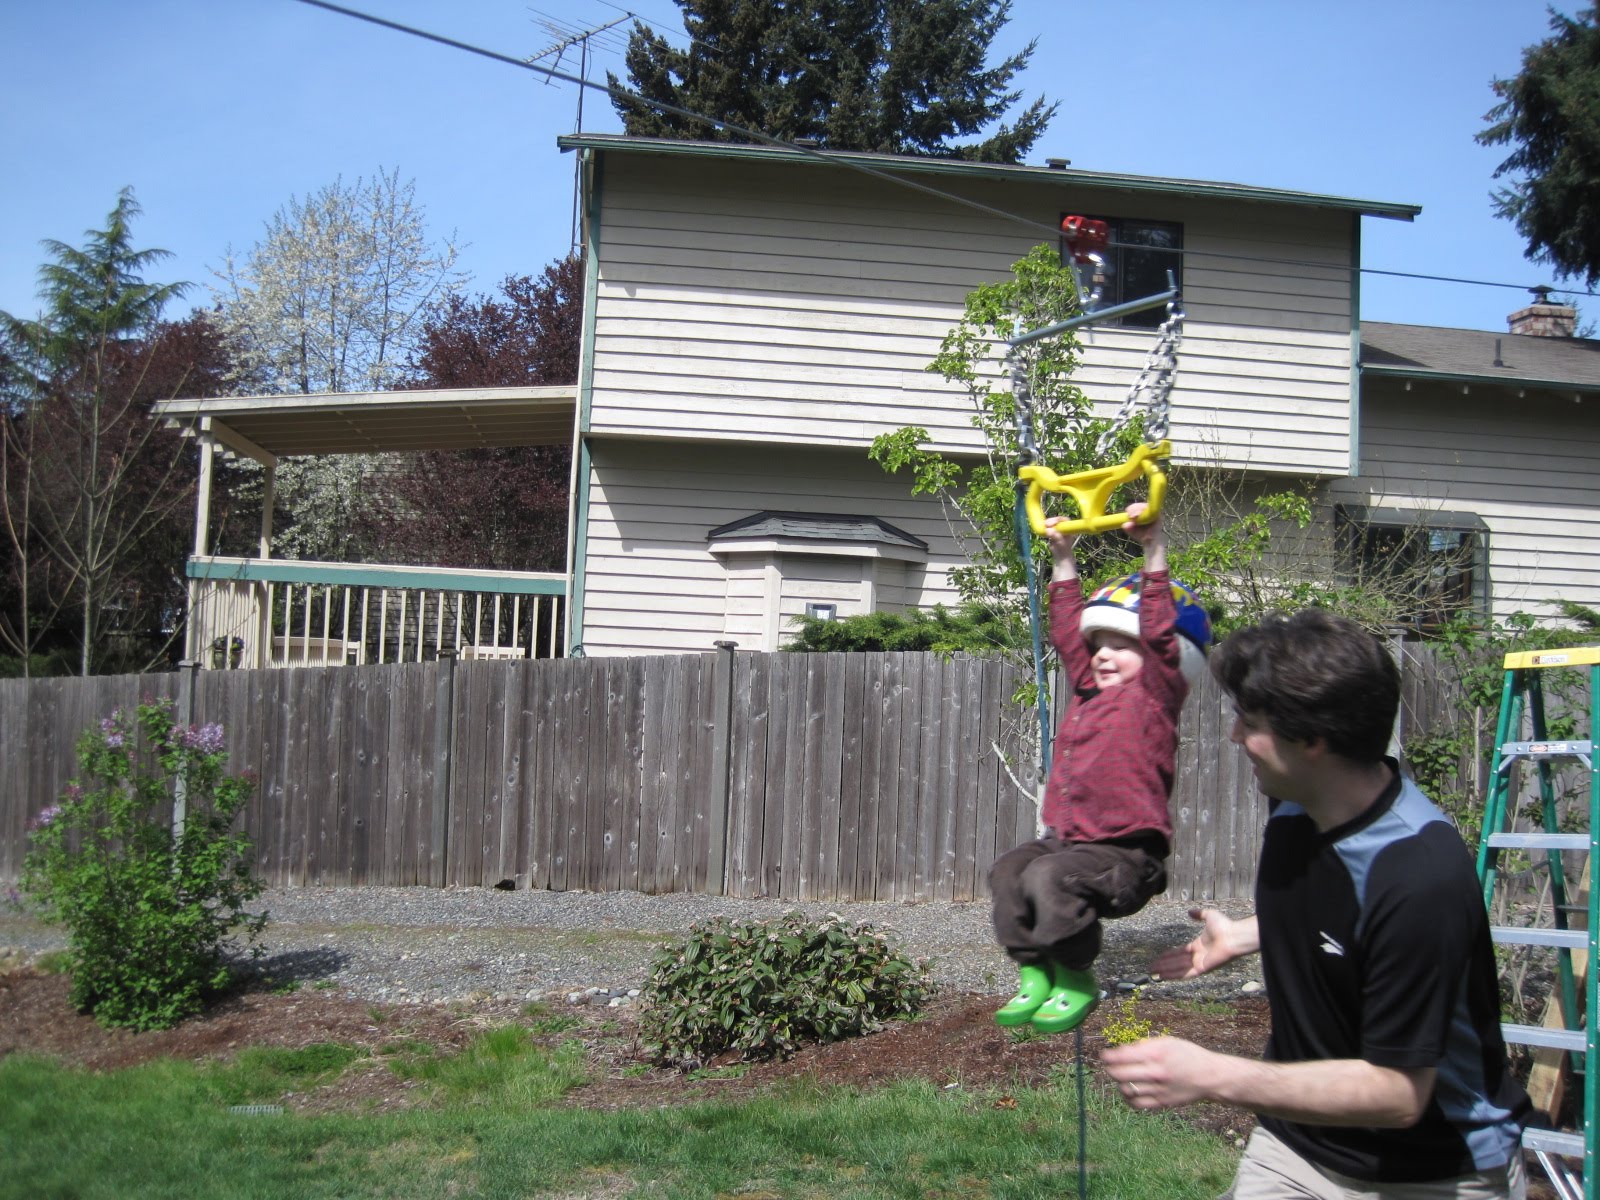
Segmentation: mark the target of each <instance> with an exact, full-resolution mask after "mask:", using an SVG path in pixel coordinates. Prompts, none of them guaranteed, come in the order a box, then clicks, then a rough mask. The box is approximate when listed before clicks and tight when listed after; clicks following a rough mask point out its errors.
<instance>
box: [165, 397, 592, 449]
mask: <svg viewBox="0 0 1600 1200" xmlns="http://www.w3.org/2000/svg"><path fill="white" fill-rule="evenodd" d="M577 394H578V389H577V387H576V385H573V384H567V385H563V386H559V387H491V388H434V389H425V390H418V391H409V392H318V393H312V394H311V395H286V396H285V395H279V396H220V397H214V398H211V399H203V400H202V399H178V400H165V401H162V402H160V403H158V404H157V405H156V406H155V408H154V415H155V416H156V417H157V418H158V419H162V420H164V421H166V422H167V423H168V424H169V425H173V426H177V427H180V428H184V429H187V430H190V431H194V432H199V431H201V430H202V429H204V430H209V431H210V432H211V434H212V435H213V436H214V437H215V438H216V440H217V442H218V443H219V444H220V445H221V446H223V447H225V448H227V449H229V450H232V451H234V452H235V453H238V454H243V455H246V456H248V457H251V458H255V459H258V460H261V461H263V462H267V461H271V460H273V459H277V458H284V457H288V456H290V455H298V454H366V453H374V452H379V451H389V450H472V449H482V448H489V447H499V446H554V445H561V446H564V445H567V444H569V443H570V442H571V441H572V437H573V431H574V428H575V422H576V413H577Z"/></svg>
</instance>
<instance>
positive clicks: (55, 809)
mask: <svg viewBox="0 0 1600 1200" xmlns="http://www.w3.org/2000/svg"><path fill="white" fill-rule="evenodd" d="M60 815H61V805H59V804H52V805H51V806H50V807H49V808H46V809H44V810H42V811H41V812H40V813H39V815H38V816H36V817H35V818H34V819H33V820H31V821H29V822H28V828H29V829H43V828H44V827H45V826H46V825H48V824H50V822H51V821H54V820H55V819H56V818H57V817H59V816H60Z"/></svg>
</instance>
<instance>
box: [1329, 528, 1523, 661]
mask: <svg viewBox="0 0 1600 1200" xmlns="http://www.w3.org/2000/svg"><path fill="white" fill-rule="evenodd" d="M1489 533H1490V531H1489V525H1488V523H1487V522H1486V521H1484V519H1483V518H1482V517H1480V516H1478V514H1477V513H1474V512H1452V511H1444V510H1426V509H1418V508H1388V507H1374V506H1369V505H1364V504H1337V505H1335V506H1334V546H1335V561H1336V563H1337V565H1338V570H1339V573H1340V575H1341V576H1342V577H1343V578H1345V579H1348V580H1356V579H1359V578H1361V577H1363V576H1364V575H1367V574H1368V573H1369V572H1370V573H1376V572H1378V571H1379V570H1381V567H1382V560H1383V559H1384V558H1388V559H1391V560H1392V559H1393V558H1394V557H1395V556H1399V555H1404V556H1406V557H1407V558H1408V560H1409V562H1408V565H1409V566H1413V567H1420V566H1421V565H1422V563H1423V560H1424V558H1425V556H1427V555H1429V554H1432V553H1437V552H1438V551H1435V550H1434V549H1433V548H1432V547H1431V546H1430V547H1422V546H1420V545H1410V546H1408V545H1406V544H1405V543H1406V542H1420V539H1422V538H1423V537H1426V538H1428V539H1429V540H1430V541H1431V540H1432V539H1433V538H1434V537H1435V536H1438V535H1457V536H1458V537H1459V538H1467V537H1470V538H1472V539H1473V542H1472V545H1471V548H1470V550H1469V551H1468V554H1469V555H1470V560H1469V562H1468V563H1467V565H1466V566H1465V567H1464V568H1463V567H1461V566H1460V565H1459V563H1458V564H1455V565H1453V566H1452V567H1451V568H1450V570H1449V573H1448V575H1447V576H1446V577H1445V579H1444V582H1443V583H1442V584H1441V585H1440V586H1438V587H1434V588H1429V589H1427V590H1426V591H1419V592H1418V593H1417V595H1416V597H1415V600H1414V602H1413V604H1412V606H1411V608H1410V610H1409V611H1408V612H1406V613H1404V614H1403V615H1402V618H1401V622H1400V624H1401V626H1402V627H1403V628H1404V629H1405V630H1407V631H1408V633H1409V634H1410V635H1411V636H1415V637H1420V636H1422V635H1423V634H1424V633H1430V632H1434V631H1436V630H1438V629H1439V628H1440V627H1441V626H1442V625H1443V624H1444V623H1445V622H1446V621H1448V620H1450V619H1451V618H1452V617H1455V616H1457V615H1459V614H1461V613H1471V614H1474V615H1476V616H1479V617H1482V618H1485V619H1487V618H1488V617H1489V615H1490V608H1491V602H1492V597H1493V591H1492V589H1491V587H1490V579H1489V564H1490V558H1489ZM1374 535H1378V536H1381V537H1386V538H1388V539H1390V545H1389V546H1387V547H1383V548H1381V549H1375V548H1374V547H1373V546H1372V545H1371V539H1372V538H1373V537H1374ZM1460 552H1461V551H1460V547H1459V544H1458V546H1457V547H1456V548H1455V549H1453V550H1451V551H1449V553H1451V554H1452V555H1453V554H1458V553H1460Z"/></svg>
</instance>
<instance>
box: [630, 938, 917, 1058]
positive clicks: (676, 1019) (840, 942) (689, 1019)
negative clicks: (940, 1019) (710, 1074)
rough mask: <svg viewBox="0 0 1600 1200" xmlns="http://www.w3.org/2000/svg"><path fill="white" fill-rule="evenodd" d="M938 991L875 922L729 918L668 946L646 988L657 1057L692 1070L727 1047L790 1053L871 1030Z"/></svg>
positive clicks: (646, 1035) (735, 1051) (647, 1025)
mask: <svg viewBox="0 0 1600 1200" xmlns="http://www.w3.org/2000/svg"><path fill="white" fill-rule="evenodd" d="M932 995H933V984H932V982H931V981H930V979H929V977H928V968H927V965H926V964H925V963H922V962H913V961H911V960H910V959H908V958H906V957H905V956H904V955H902V954H901V953H899V951H897V950H896V949H894V947H893V946H891V945H890V943H889V940H888V938H887V937H886V936H885V935H884V934H882V933H880V932H878V931H877V930H875V929H873V928H872V927H871V926H870V925H865V924H861V925H854V926H852V925H848V924H846V923H845V922H844V921H843V920H841V919H840V918H839V917H837V916H834V915H832V914H830V915H829V916H828V917H827V918H826V919H825V920H822V921H808V920H807V919H806V918H805V917H804V916H803V915H801V914H799V913H789V914H787V915H785V916H784V917H782V918H780V919H779V920H777V921H767V922H761V921H744V922H737V921H732V920H729V919H728V918H726V917H718V918H715V919H714V920H711V921H705V922H700V923H698V924H696V925H693V926H691V927H690V930H689V933H688V934H687V935H686V936H685V937H684V939H683V940H682V941H681V942H674V943H670V944H668V945H667V946H665V947H664V948H663V950H662V953H661V954H660V955H659V956H658V957H657V959H656V961H655V964H654V966H653V967H652V969H651V973H650V978H649V980H648V982H647V983H646V984H645V987H644V990H643V1000H644V1009H643V1012H642V1015H641V1017H640V1033H641V1037H642V1039H643V1041H644V1044H645V1046H646V1049H647V1052H648V1053H649V1054H650V1056H651V1058H652V1059H653V1060H654V1061H655V1062H657V1063H660V1064H662V1065H669V1066H677V1067H680V1068H683V1069H689V1070H692V1069H694V1068H696V1067H700V1066H703V1065H704V1064H705V1063H707V1062H709V1061H710V1060H711V1059H713V1058H716V1057H717V1056H719V1055H726V1054H732V1055H733V1056H734V1057H736V1058H745V1059H762V1058H785V1057H787V1056H788V1055H790V1054H792V1053H793V1052H794V1051H795V1050H796V1049H797V1048H798V1047H799V1046H800V1045H802V1044H803V1043H806V1042H833V1041H839V1040H840V1039H842V1038H847V1037H854V1036H857V1035H859V1034H863V1033H870V1032H872V1031H873V1030H876V1029H879V1028H881V1027H882V1026H883V1024H884V1022H885V1021H889V1020H894V1019H897V1018H904V1017H910V1016H914V1015H915V1014H916V1013H918V1012H919V1011H921V1009H922V1006H923V1005H924V1004H926V1003H927V1001H928V1000H929V999H930V998H931V996H932Z"/></svg>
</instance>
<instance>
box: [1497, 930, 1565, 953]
mask: <svg viewBox="0 0 1600 1200" xmlns="http://www.w3.org/2000/svg"><path fill="white" fill-rule="evenodd" d="M1489 933H1490V935H1491V936H1492V937H1493V938H1494V940H1495V941H1496V942H1498V943H1500V944H1501V945H1502V946H1504V945H1513V946H1548V947H1553V948H1555V949H1557V950H1585V949H1587V948H1588V946H1589V933H1588V931H1587V930H1584V929H1514V928H1512V927H1511V926H1509V925H1496V926H1494V927H1493V928H1492V929H1490V930H1489Z"/></svg>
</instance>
